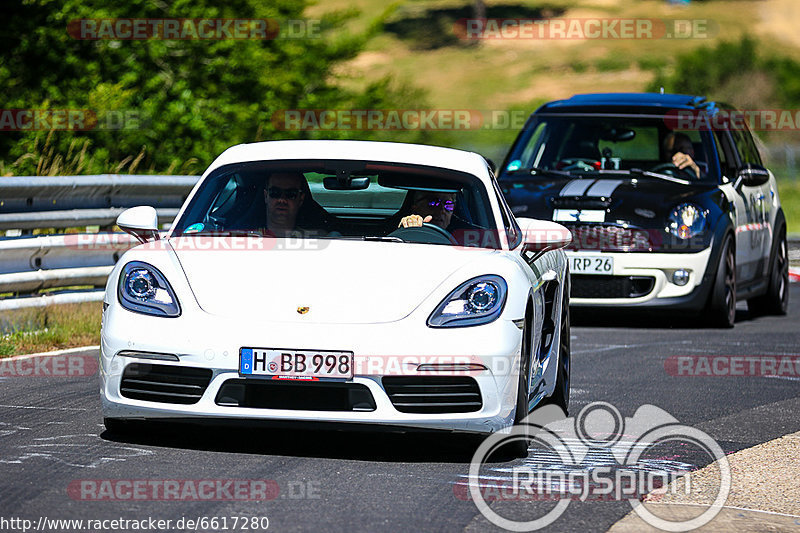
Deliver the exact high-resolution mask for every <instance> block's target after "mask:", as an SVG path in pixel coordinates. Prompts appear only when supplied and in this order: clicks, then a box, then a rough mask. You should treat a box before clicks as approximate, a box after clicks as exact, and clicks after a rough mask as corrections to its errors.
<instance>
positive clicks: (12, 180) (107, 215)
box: [0, 174, 200, 230]
mask: <svg viewBox="0 0 800 533" xmlns="http://www.w3.org/2000/svg"><path fill="white" fill-rule="evenodd" d="M199 178H200V177H199V176H141V175H129V176H122V175H116V174H101V175H97V176H55V177H52V176H26V177H23V176H17V177H6V178H0V230H3V229H6V230H7V229H23V230H26V229H36V228H69V227H74V226H91V225H97V226H111V225H113V224H114V221H115V220H116V218H117V216H118V215H119V214H120V213H121V212H122V211H124V210H125V209H127V208H129V207H134V206H137V205H150V206H153V207H155V208H156V211H157V212H158V217H159V222H160V223H166V222H170V221H172V220H173V219H174V218H175V215H176V214H177V212H178V209H179V208H180V206H181V205H183V202H184V201H185V200H186V197H187V196H188V195H189V193H190V192H191V190H192V188H193V187H194V185H195V183H197V180H198V179H199Z"/></svg>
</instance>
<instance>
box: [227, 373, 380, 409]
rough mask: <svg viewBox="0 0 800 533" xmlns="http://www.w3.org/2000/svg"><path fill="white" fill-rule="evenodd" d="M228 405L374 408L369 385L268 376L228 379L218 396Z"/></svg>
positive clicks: (280, 407)
mask: <svg viewBox="0 0 800 533" xmlns="http://www.w3.org/2000/svg"><path fill="white" fill-rule="evenodd" d="M215 401H216V403H217V405H222V406H225V407H253V408H257V409H292V410H296V411H374V410H375V400H374V398H373V397H372V393H370V392H369V388H367V386H366V385H361V384H359V383H340V382H326V381H314V382H311V383H297V382H286V381H280V380H267V379H257V378H253V379H229V380H228V381H226V382H225V383H223V384H222V387H220V389H219V393H217V398H216V400H215Z"/></svg>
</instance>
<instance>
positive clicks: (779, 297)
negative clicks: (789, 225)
mask: <svg viewBox="0 0 800 533" xmlns="http://www.w3.org/2000/svg"><path fill="white" fill-rule="evenodd" d="M776 235H777V238H776V239H775V243H774V245H773V247H772V255H771V257H772V260H771V263H770V269H769V285H768V286H767V292H766V293H765V294H763V295H761V296H756V297H755V298H750V299H749V300H747V309H748V310H749V311H750V313H751V314H753V315H756V316H759V315H785V314H786V311H787V309H788V308H789V246H788V243H787V242H786V226H782V227H781V228H780V229H779V230H778V232H777V233H776Z"/></svg>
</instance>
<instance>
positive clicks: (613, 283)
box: [571, 274, 656, 298]
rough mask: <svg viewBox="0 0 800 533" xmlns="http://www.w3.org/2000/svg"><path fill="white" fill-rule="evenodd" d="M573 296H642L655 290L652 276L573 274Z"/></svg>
mask: <svg viewBox="0 0 800 533" xmlns="http://www.w3.org/2000/svg"><path fill="white" fill-rule="evenodd" d="M571 280H572V295H571V296H572V297H573V298H641V297H642V296H647V295H648V294H650V292H651V291H652V290H653V287H654V286H655V283H656V279H655V278H653V277H650V276H595V275H590V276H585V275H583V276H582V275H580V274H573V275H572V276H571Z"/></svg>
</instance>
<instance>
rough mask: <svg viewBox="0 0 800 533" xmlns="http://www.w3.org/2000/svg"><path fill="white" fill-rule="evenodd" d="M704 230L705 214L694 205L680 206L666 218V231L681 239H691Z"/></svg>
mask: <svg viewBox="0 0 800 533" xmlns="http://www.w3.org/2000/svg"><path fill="white" fill-rule="evenodd" d="M705 229H706V212H705V211H703V209H701V208H699V207H697V206H696V205H694V204H681V205H679V206H678V207H676V208H675V209H673V210H672V213H670V214H669V217H668V218H667V231H668V232H670V233H672V234H673V235H675V236H676V237H679V238H681V239H691V238H692V237H694V236H695V235H698V234H700V233H702V232H703V231H704V230H705Z"/></svg>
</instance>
